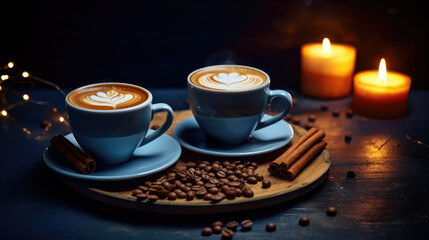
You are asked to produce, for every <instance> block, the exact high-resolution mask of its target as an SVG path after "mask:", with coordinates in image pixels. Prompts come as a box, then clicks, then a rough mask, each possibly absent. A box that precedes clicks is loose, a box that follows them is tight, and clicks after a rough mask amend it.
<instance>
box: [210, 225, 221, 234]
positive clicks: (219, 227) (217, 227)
mask: <svg viewBox="0 0 429 240" xmlns="http://www.w3.org/2000/svg"><path fill="white" fill-rule="evenodd" d="M212 230H213V233H214V234H219V233H221V232H222V226H219V225H216V226H213V227H212Z"/></svg>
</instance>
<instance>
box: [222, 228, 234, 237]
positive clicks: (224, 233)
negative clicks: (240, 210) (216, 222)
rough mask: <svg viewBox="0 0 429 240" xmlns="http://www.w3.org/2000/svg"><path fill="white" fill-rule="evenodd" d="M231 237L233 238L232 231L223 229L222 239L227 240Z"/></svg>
mask: <svg viewBox="0 0 429 240" xmlns="http://www.w3.org/2000/svg"><path fill="white" fill-rule="evenodd" d="M232 236H234V231H232V230H231V229H223V230H222V237H223V238H225V239H229V238H232Z"/></svg>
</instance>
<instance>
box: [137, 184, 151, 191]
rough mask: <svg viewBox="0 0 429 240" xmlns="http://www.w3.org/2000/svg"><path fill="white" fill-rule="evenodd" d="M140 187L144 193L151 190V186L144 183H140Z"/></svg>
mask: <svg viewBox="0 0 429 240" xmlns="http://www.w3.org/2000/svg"><path fill="white" fill-rule="evenodd" d="M138 188H139V189H140V190H142V191H143V192H144V193H146V192H148V191H149V188H148V187H147V186H144V185H140V186H138Z"/></svg>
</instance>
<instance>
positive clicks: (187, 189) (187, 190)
mask: <svg viewBox="0 0 429 240" xmlns="http://www.w3.org/2000/svg"><path fill="white" fill-rule="evenodd" d="M182 191H184V192H189V191H191V188H190V187H188V186H186V187H184V188H183V189H182Z"/></svg>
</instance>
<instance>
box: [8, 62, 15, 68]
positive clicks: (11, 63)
mask: <svg viewBox="0 0 429 240" xmlns="http://www.w3.org/2000/svg"><path fill="white" fill-rule="evenodd" d="M7 66H8V67H9V68H13V66H15V63H13V62H9V63H8V64H7Z"/></svg>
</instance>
